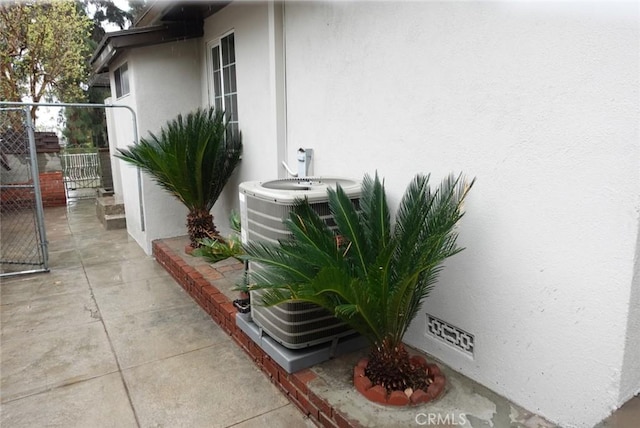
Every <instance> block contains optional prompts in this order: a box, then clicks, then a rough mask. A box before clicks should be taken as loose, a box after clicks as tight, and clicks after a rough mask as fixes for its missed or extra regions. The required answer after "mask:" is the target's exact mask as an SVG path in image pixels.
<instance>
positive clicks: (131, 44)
mask: <svg viewBox="0 0 640 428" xmlns="http://www.w3.org/2000/svg"><path fill="white" fill-rule="evenodd" d="M203 34H204V30H203V21H202V20H199V21H183V22H176V23H166V24H160V25H154V26H149V27H140V28H131V29H128V30H123V31H116V32H113V33H107V34H106V35H105V36H104V38H103V39H102V41H101V42H100V44H99V45H98V47H97V48H96V50H95V52H94V54H93V56H92V57H91V60H90V64H91V69H92V72H93V73H94V74H100V73H103V72H105V71H108V70H109V64H110V63H111V61H112V60H113V59H114V58H115V57H116V55H117V54H118V53H120V52H122V51H123V50H125V49H130V48H136V47H142V46H151V45H157V44H160V43H168V42H174V41H178V40H187V39H192V38H196V37H202V35H203Z"/></svg>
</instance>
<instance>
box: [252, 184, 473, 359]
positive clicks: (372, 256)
mask: <svg viewBox="0 0 640 428" xmlns="http://www.w3.org/2000/svg"><path fill="white" fill-rule="evenodd" d="M472 185H473V182H471V183H470V184H467V183H466V182H465V181H464V178H463V177H462V176H458V177H457V178H455V177H453V176H449V177H448V178H446V179H445V180H443V181H442V183H441V184H440V186H439V187H438V188H437V189H436V190H435V191H432V190H431V187H430V186H429V176H424V175H417V176H416V177H415V178H414V179H413V181H412V182H411V183H410V185H409V186H408V188H407V190H406V192H405V194H404V196H403V198H402V200H401V202H400V206H399V209H398V211H397V213H396V217H395V218H396V222H395V226H393V227H392V225H391V221H390V217H391V216H390V213H389V208H388V205H387V200H386V195H385V189H384V184H383V183H382V182H381V181H380V180H379V178H378V176H377V174H376V176H375V178H371V177H370V176H368V175H367V176H365V177H364V180H363V184H362V195H361V199H360V211H358V210H357V209H356V207H354V205H353V204H352V202H351V200H350V199H349V197H348V196H347V195H346V193H345V192H344V191H343V190H342V188H340V187H339V186H338V187H337V188H336V189H335V190H332V189H329V191H328V197H329V206H330V209H331V212H332V214H333V215H334V217H335V222H336V224H337V232H335V233H334V232H333V231H332V230H331V229H329V227H328V226H327V225H326V224H325V223H324V221H323V220H321V219H320V217H319V216H318V215H317V214H316V213H315V212H314V211H313V210H312V208H311V207H310V206H309V204H308V202H306V201H301V202H299V203H298V204H297V205H296V207H295V209H294V210H293V212H292V213H291V216H290V218H289V219H288V220H287V227H288V229H289V230H290V231H291V233H292V234H293V238H292V239H291V240H288V241H282V242H281V243H280V245H271V244H266V243H260V242H254V243H250V244H248V245H246V246H245V250H246V252H247V254H248V257H247V259H248V260H250V261H253V262H256V263H258V264H259V266H260V267H259V268H258V269H256V270H255V274H254V276H253V278H252V280H253V281H254V282H255V285H253V286H252V287H253V288H256V289H265V290H267V293H265V296H264V302H263V303H265V304H267V305H274V304H278V303H282V302H286V301H294V300H302V301H307V302H311V303H315V304H317V305H319V306H322V307H324V308H326V309H328V310H329V311H331V312H332V313H334V314H335V316H336V317H338V318H340V319H342V320H344V321H345V322H346V323H348V324H349V325H350V326H351V327H352V328H354V329H355V330H357V331H358V332H360V333H361V334H362V335H363V336H365V337H366V338H367V339H369V341H370V342H371V343H373V344H375V345H377V346H381V345H382V344H383V343H385V344H386V345H390V346H392V347H395V346H396V345H400V344H401V341H402V337H403V336H404V334H405V332H406V330H407V328H408V326H409V324H410V322H411V320H413V319H414V317H415V316H416V314H417V313H418V311H419V309H420V306H421V304H422V301H423V299H424V298H426V297H427V296H428V295H429V292H430V291H431V290H432V288H433V286H434V285H435V283H436V280H437V278H438V275H439V273H440V271H441V270H442V263H443V261H444V260H445V259H446V258H448V257H451V256H453V255H454V254H457V253H458V252H460V251H461V250H462V248H459V247H458V246H456V239H457V232H456V224H457V223H458V221H459V220H460V218H461V217H462V215H463V210H462V203H463V200H464V198H465V196H466V195H467V192H468V191H469V189H470V187H471V186H472Z"/></svg>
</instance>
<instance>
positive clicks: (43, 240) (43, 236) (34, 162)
mask: <svg viewBox="0 0 640 428" xmlns="http://www.w3.org/2000/svg"><path fill="white" fill-rule="evenodd" d="M22 110H23V111H24V115H25V117H26V122H27V133H28V135H29V151H30V156H29V158H30V161H31V171H32V173H31V175H32V177H33V191H34V193H35V197H36V201H35V202H36V219H37V222H38V227H37V229H38V233H39V234H40V246H41V248H40V251H42V257H43V261H44V265H43V267H44V270H45V271H48V270H49V251H48V244H49V243H48V242H47V233H46V231H45V228H44V207H43V206H42V190H41V189H40V171H39V169H38V156H37V154H36V138H35V134H34V129H33V121H32V120H31V114H30V113H29V109H28V108H27V107H24V108H23V109H22Z"/></svg>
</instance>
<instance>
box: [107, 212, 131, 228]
mask: <svg viewBox="0 0 640 428" xmlns="http://www.w3.org/2000/svg"><path fill="white" fill-rule="evenodd" d="M102 225H103V226H104V228H105V229H107V230H115V229H126V228H127V217H126V215H125V214H107V215H105V216H104V221H103V222H102Z"/></svg>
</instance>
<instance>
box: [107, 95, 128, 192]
mask: <svg viewBox="0 0 640 428" xmlns="http://www.w3.org/2000/svg"><path fill="white" fill-rule="evenodd" d="M104 103H105V104H116V103H114V102H113V98H112V97H109V98H106V99H105V100H104ZM114 109H115V110H119V109H120V107H118V108H106V109H105V115H106V118H107V134H108V135H110V136H112V135H113V136H114V137H113V138H109V154H110V156H109V159H110V161H111V177H112V178H113V197H114V199H115V200H116V201H117V202H118V203H122V192H123V190H122V175H121V174H120V160H119V159H118V158H116V157H115V156H114V155H115V154H116V153H117V151H116V149H117V141H116V137H115V135H116V133H117V125H116V121H115V117H114V111H113V110H114ZM128 113H129V116H131V112H128ZM130 127H131V130H133V121H131V125H130Z"/></svg>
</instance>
